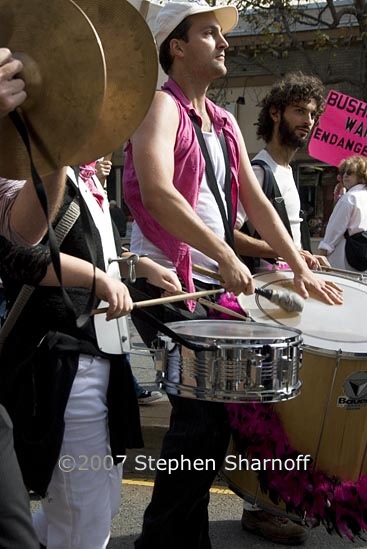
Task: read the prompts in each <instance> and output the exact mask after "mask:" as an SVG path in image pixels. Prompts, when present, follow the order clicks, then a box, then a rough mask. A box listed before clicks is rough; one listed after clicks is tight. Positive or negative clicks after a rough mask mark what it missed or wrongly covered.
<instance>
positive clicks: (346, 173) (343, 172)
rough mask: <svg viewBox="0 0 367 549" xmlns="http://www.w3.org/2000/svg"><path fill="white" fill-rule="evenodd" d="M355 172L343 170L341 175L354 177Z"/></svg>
mask: <svg viewBox="0 0 367 549" xmlns="http://www.w3.org/2000/svg"><path fill="white" fill-rule="evenodd" d="M354 173H355V172H354V171H353V170H344V171H343V170H342V171H341V172H340V175H353V174H354Z"/></svg>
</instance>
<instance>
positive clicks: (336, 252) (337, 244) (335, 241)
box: [319, 156, 367, 273]
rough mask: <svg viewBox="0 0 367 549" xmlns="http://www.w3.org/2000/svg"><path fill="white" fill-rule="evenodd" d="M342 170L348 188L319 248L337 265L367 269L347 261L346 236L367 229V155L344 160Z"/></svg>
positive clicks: (340, 267)
mask: <svg viewBox="0 0 367 549" xmlns="http://www.w3.org/2000/svg"><path fill="white" fill-rule="evenodd" d="M339 172H340V176H341V178H342V182H343V186H344V187H345V189H346V192H345V193H344V194H341V196H340V197H339V199H338V201H337V202H336V204H335V207H334V209H333V211H332V214H331V216H330V218H329V221H328V223H327V226H326V229H325V235H324V237H323V239H322V241H321V242H320V244H319V251H320V254H322V255H325V256H326V257H327V259H328V260H329V263H330V265H331V266H332V267H335V268H336V269H343V270H347V271H355V272H356V273H361V272H366V269H365V270H364V271H363V270H362V271H361V270H359V269H356V268H354V267H353V266H352V265H351V264H350V263H349V262H348V260H347V257H346V251H345V247H346V239H347V238H350V237H351V236H352V237H353V236H354V238H355V237H356V236H355V235H357V234H358V233H363V232H365V231H367V159H366V158H365V157H363V156H351V157H349V158H347V159H346V160H343V161H342V162H341V164H340V165H339ZM363 238H364V237H362V241H363Z"/></svg>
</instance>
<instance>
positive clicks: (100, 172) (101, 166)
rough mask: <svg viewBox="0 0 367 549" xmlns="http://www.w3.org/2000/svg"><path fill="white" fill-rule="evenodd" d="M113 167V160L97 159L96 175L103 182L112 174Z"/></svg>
mask: <svg viewBox="0 0 367 549" xmlns="http://www.w3.org/2000/svg"><path fill="white" fill-rule="evenodd" d="M111 169H112V162H111V161H110V160H97V162H96V176H97V177H98V179H99V180H100V182H101V183H102V185H103V183H104V182H105V180H106V177H108V176H109V175H110V172H111Z"/></svg>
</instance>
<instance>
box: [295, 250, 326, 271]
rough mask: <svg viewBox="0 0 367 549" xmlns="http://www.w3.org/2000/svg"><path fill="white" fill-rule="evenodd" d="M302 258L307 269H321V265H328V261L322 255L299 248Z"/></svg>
mask: <svg viewBox="0 0 367 549" xmlns="http://www.w3.org/2000/svg"><path fill="white" fill-rule="evenodd" d="M299 253H300V254H301V257H302V259H304V260H305V261H306V263H307V266H308V268H309V269H312V270H314V271H321V270H322V267H330V263H329V262H328V260H327V259H326V257H324V256H323V255H313V254H311V253H310V252H308V251H306V250H300V252H299Z"/></svg>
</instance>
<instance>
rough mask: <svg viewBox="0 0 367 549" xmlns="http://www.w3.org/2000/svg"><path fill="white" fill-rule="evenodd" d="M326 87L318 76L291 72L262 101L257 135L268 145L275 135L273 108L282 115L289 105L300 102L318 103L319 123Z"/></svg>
mask: <svg viewBox="0 0 367 549" xmlns="http://www.w3.org/2000/svg"><path fill="white" fill-rule="evenodd" d="M324 93H325V89H324V85H323V83H322V82H321V80H320V79H319V78H317V77H316V76H309V75H306V74H303V73H302V72H301V71H299V72H291V73H288V74H286V75H285V77H284V78H283V79H282V80H279V81H278V82H276V83H275V84H274V85H273V86H272V88H271V90H270V91H269V93H268V94H267V95H266V96H265V97H264V99H263V100H262V101H260V104H259V106H260V107H261V111H260V114H259V117H258V121H257V124H256V126H257V130H256V135H257V137H258V139H260V138H262V139H264V141H265V143H268V142H269V141H270V139H271V138H272V135H273V127H274V121H273V119H272V117H271V115H270V109H271V107H275V108H276V109H277V110H279V111H280V112H281V113H283V112H284V111H285V108H286V107H287V106H288V105H292V104H294V103H298V102H299V101H307V102H308V101H310V100H311V99H314V100H315V101H316V105H317V107H316V113H315V123H317V121H318V119H319V118H320V116H321V114H322V113H323V111H324V108H325V98H324Z"/></svg>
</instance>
